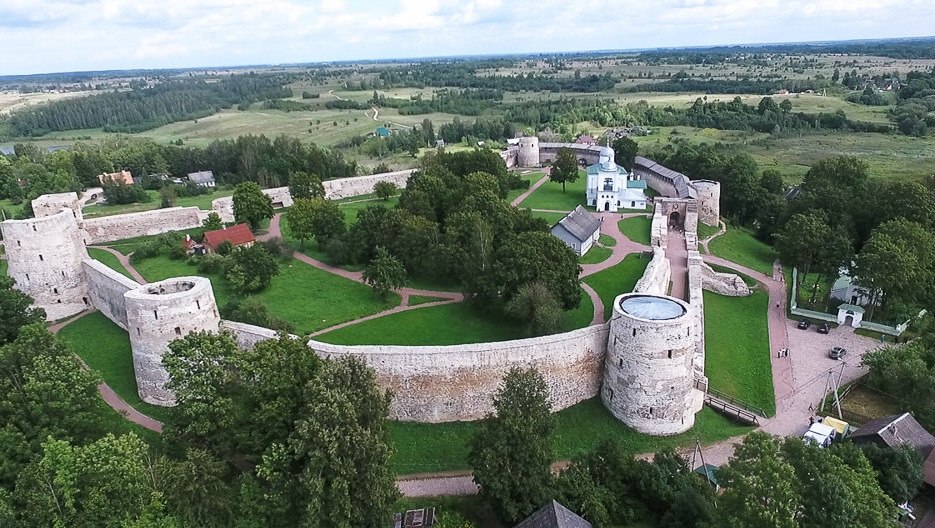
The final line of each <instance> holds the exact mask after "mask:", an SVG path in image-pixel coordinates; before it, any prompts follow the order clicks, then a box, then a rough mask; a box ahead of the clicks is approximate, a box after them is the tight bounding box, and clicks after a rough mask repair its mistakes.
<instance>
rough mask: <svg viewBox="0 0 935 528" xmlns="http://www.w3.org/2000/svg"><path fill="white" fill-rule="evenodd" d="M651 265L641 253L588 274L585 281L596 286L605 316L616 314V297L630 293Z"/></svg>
mask: <svg viewBox="0 0 935 528" xmlns="http://www.w3.org/2000/svg"><path fill="white" fill-rule="evenodd" d="M647 265H649V259H647V258H643V257H642V256H641V255H627V256H626V258H624V259H623V262H621V263H619V264H617V265H616V266H614V267H612V268H607V269H605V270H603V271H599V272H597V273H595V274H594V275H588V276H587V277H585V278H584V282H585V283H587V285H588V286H590V287H592V288H594V291H596V292H597V294H598V296H600V298H601V302H603V303H604V317H605V318H606V319H610V317H611V316H612V315H613V314H614V310H613V304H614V299H615V298H617V296H618V295H620V294H621V293H630V292H631V291H633V287H634V286H636V283H637V281H639V280H640V277H642V276H643V272H644V271H646V266H647Z"/></svg>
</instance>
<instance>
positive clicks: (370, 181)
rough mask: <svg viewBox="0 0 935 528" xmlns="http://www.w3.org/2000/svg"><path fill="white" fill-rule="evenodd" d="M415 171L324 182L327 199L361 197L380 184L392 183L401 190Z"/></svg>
mask: <svg viewBox="0 0 935 528" xmlns="http://www.w3.org/2000/svg"><path fill="white" fill-rule="evenodd" d="M413 172H415V170H403V171H395V172H384V173H381V174H373V175H371V176H354V177H352V178H337V179H334V180H327V181H325V182H322V184H323V185H324V186H325V198H328V199H329V200H339V199H341V198H348V197H350V196H361V195H363V194H370V193H372V192H373V188H374V187H375V186H376V184H378V183H380V182H390V183H392V184H395V185H396V186H397V187H399V188H400V189H403V188H405V187H406V183H407V182H408V181H409V176H410V175H412V173H413Z"/></svg>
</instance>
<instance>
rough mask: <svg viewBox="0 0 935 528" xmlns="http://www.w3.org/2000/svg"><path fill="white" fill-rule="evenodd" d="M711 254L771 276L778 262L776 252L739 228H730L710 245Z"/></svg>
mask: <svg viewBox="0 0 935 528" xmlns="http://www.w3.org/2000/svg"><path fill="white" fill-rule="evenodd" d="M708 248H709V249H710V250H711V253H713V254H715V255H717V256H719V257H721V258H725V259H727V260H729V261H731V262H736V263H737V264H740V265H741V266H746V267H748V268H750V269H752V270H755V271H759V272H760V273H763V274H764V275H767V276H770V275H772V273H773V261H775V260H776V250H775V249H773V248H772V247H770V246H768V245H766V244H764V243H763V242H760V241H759V240H757V239H756V238H754V237H753V235H752V234H750V232H749V231H746V230H744V229H742V228H739V227H734V226H728V228H727V232H725V233H724V234H723V235H721V236H719V237H717V238H715V239H714V240H712V241H711V242H710V243H708Z"/></svg>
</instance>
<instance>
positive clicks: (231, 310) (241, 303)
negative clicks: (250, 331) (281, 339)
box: [221, 297, 295, 333]
mask: <svg viewBox="0 0 935 528" xmlns="http://www.w3.org/2000/svg"><path fill="white" fill-rule="evenodd" d="M221 317H223V318H224V319H229V320H231V321H238V322H241V323H247V324H251V325H256V326H262V327H263V328H269V329H270V330H276V331H277V332H289V333H292V332H293V331H294V330H295V329H294V328H293V326H292V324H291V323H289V322H288V321H284V320H282V319H280V318H278V317H275V316H273V315H270V313H269V310H268V309H267V308H266V305H265V304H263V303H261V302H260V301H258V300H257V299H255V298H253V297H248V298H246V299H243V300H237V299H234V300H232V301H230V302H229V303H227V304H226V305H224V306H223V307H222V308H221Z"/></svg>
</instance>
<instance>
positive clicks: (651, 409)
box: [649, 407, 653, 416]
mask: <svg viewBox="0 0 935 528" xmlns="http://www.w3.org/2000/svg"><path fill="white" fill-rule="evenodd" d="M649 415H650V416H652V415H653V408H652V407H650V408H649Z"/></svg>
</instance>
